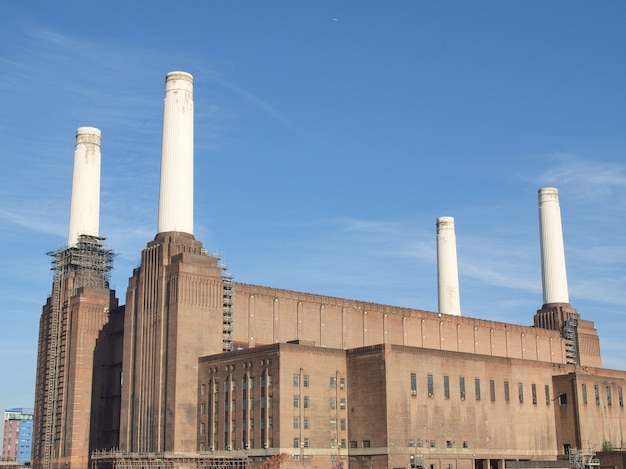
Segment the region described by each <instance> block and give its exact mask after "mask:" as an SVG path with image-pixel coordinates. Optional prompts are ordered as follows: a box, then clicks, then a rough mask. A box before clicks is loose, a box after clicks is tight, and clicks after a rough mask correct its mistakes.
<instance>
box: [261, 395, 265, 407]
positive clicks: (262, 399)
mask: <svg viewBox="0 0 626 469" xmlns="http://www.w3.org/2000/svg"><path fill="white" fill-rule="evenodd" d="M261 409H265V398H264V397H263V396H261Z"/></svg>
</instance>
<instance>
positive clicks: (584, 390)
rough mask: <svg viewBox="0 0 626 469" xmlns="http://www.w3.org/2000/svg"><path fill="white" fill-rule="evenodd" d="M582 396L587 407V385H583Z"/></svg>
mask: <svg viewBox="0 0 626 469" xmlns="http://www.w3.org/2000/svg"><path fill="white" fill-rule="evenodd" d="M582 394H583V404H585V405H587V385H586V384H585V383H583V385H582Z"/></svg>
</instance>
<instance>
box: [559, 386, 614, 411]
mask: <svg viewBox="0 0 626 469" xmlns="http://www.w3.org/2000/svg"><path fill="white" fill-rule="evenodd" d="M604 390H605V395H606V405H607V406H609V407H611V406H612V405H613V396H612V393H611V386H605V387H604ZM581 394H582V397H583V404H585V405H587V404H588V400H587V385H586V384H585V383H583V384H582V388H581ZM593 395H594V398H595V402H596V405H597V406H599V405H600V386H599V385H598V384H594V385H593ZM617 402H618V404H619V406H620V407H624V393H623V391H622V388H621V386H618V387H617ZM561 403H563V402H561ZM565 404H567V401H566V402H565Z"/></svg>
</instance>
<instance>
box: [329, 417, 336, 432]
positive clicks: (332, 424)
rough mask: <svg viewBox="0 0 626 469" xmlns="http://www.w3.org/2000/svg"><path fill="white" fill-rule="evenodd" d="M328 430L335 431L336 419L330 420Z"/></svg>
mask: <svg viewBox="0 0 626 469" xmlns="http://www.w3.org/2000/svg"><path fill="white" fill-rule="evenodd" d="M330 429H331V430H337V419H330Z"/></svg>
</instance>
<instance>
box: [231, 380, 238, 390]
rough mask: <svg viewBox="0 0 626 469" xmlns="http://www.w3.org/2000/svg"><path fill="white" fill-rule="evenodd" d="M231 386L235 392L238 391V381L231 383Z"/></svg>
mask: <svg viewBox="0 0 626 469" xmlns="http://www.w3.org/2000/svg"><path fill="white" fill-rule="evenodd" d="M230 383H231V386H232V390H233V391H235V390H237V381H235V380H234V379H233V380H232V381H231V382H230Z"/></svg>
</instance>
